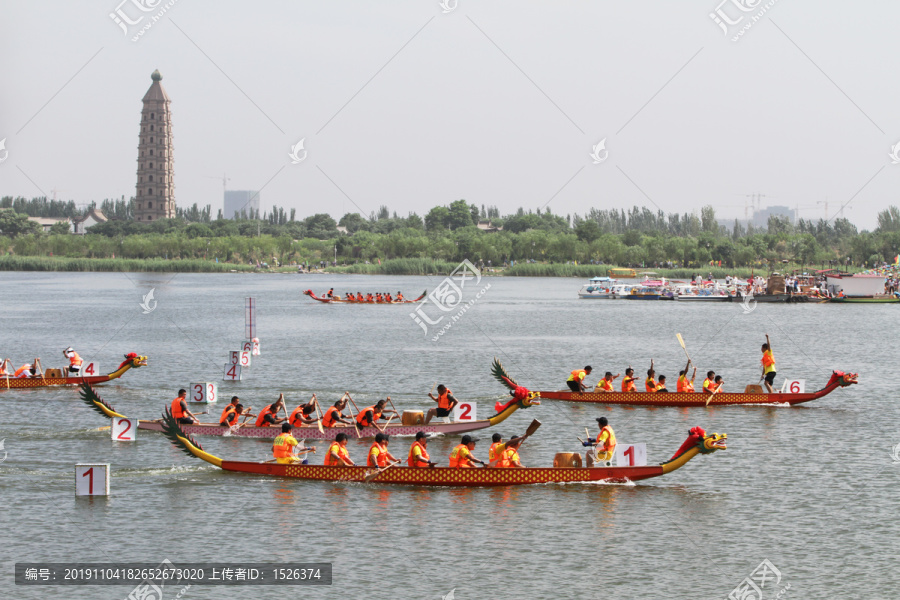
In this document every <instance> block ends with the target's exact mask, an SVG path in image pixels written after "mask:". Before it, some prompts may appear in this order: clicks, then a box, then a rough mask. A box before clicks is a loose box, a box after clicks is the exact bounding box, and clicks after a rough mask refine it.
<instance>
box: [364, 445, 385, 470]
mask: <svg viewBox="0 0 900 600" xmlns="http://www.w3.org/2000/svg"><path fill="white" fill-rule="evenodd" d="M373 450H378V454H376V455H375V464H376V465H378V466H379V467H385V466H387V449H386V448H384V447H383V446H382V445H381V444H379V443H378V442H373V443H372V445H371V446H369V457H371V456H372V451H373ZM366 464H367V465H368V464H369V461H368V460H367V461H366ZM370 466H371V465H370Z"/></svg>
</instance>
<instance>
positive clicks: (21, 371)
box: [13, 365, 31, 378]
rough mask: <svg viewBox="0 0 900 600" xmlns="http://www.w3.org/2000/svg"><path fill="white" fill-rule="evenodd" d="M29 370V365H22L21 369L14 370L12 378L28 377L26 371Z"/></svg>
mask: <svg viewBox="0 0 900 600" xmlns="http://www.w3.org/2000/svg"><path fill="white" fill-rule="evenodd" d="M30 370H31V365H22V366H21V367H19V368H18V369H16V372H15V373H13V377H18V378H21V377H28V375H29V373H28V371H30Z"/></svg>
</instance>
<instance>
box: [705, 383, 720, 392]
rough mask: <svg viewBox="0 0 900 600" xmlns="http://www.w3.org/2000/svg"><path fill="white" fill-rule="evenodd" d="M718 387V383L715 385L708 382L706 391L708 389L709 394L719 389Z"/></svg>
mask: <svg viewBox="0 0 900 600" xmlns="http://www.w3.org/2000/svg"><path fill="white" fill-rule="evenodd" d="M720 385H721V384H720V383H716V382H715V381H710V382H709V385H708V386H706V389H708V390H709V391H710V392H715V391H716V390H717V389H719V386H720Z"/></svg>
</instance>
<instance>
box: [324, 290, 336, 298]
mask: <svg viewBox="0 0 900 600" xmlns="http://www.w3.org/2000/svg"><path fill="white" fill-rule="evenodd" d="M325 296H326V297H327V298H334V288H331V289H330V290H328V293H327V294H325Z"/></svg>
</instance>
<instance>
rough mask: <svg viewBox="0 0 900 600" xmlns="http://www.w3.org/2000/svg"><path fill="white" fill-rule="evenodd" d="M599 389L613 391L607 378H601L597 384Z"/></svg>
mask: <svg viewBox="0 0 900 600" xmlns="http://www.w3.org/2000/svg"><path fill="white" fill-rule="evenodd" d="M597 385H598V386H599V387H600V389H601V390H606V391H608V392H611V391H613V386H612V381H608V380H607V379H601V380H600V383H598V384H597Z"/></svg>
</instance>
